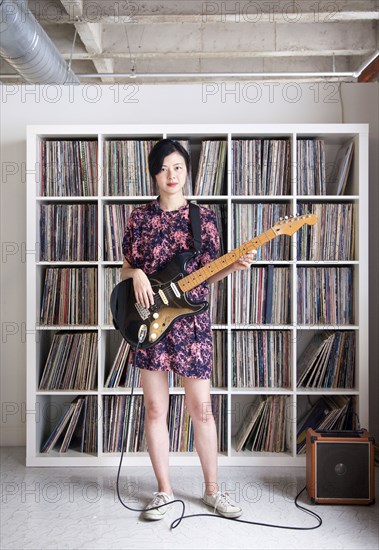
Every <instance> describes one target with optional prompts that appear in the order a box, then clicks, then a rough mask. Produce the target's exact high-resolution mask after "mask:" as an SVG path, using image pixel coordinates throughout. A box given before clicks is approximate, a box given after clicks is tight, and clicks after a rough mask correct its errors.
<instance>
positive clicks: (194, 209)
mask: <svg viewBox="0 0 379 550" xmlns="http://www.w3.org/2000/svg"><path fill="white" fill-rule="evenodd" d="M189 216H190V220H191V229H192V236H193V246H194V249H195V250H196V254H199V252H200V250H201V222H200V208H199V207H198V205H197V204H195V203H194V202H190V203H189Z"/></svg>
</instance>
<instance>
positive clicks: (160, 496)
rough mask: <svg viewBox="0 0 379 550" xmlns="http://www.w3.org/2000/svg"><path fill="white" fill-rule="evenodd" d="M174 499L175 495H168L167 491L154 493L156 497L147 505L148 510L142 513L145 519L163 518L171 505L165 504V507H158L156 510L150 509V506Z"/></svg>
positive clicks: (153, 506)
mask: <svg viewBox="0 0 379 550" xmlns="http://www.w3.org/2000/svg"><path fill="white" fill-rule="evenodd" d="M172 500H174V495H173V494H172V495H168V494H167V493H163V492H161V493H159V492H158V493H154V498H153V499H152V500H151V501H150V502H149V504H148V505H147V506H146V510H145V511H144V512H143V513H142V517H143V518H144V519H151V520H158V519H163V518H164V517H165V515H166V514H167V512H168V510H169V509H170V508H171V506H163V508H156V509H155V510H149V508H155V507H156V506H160V505H162V504H166V503H167V502H171V501H172Z"/></svg>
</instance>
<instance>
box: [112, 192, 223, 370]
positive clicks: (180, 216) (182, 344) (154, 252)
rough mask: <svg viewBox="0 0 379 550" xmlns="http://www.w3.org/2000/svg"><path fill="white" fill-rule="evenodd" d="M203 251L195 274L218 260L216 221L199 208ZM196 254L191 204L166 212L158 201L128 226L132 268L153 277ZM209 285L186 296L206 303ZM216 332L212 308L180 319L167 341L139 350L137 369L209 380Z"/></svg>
mask: <svg viewBox="0 0 379 550" xmlns="http://www.w3.org/2000/svg"><path fill="white" fill-rule="evenodd" d="M199 210H200V220H201V250H200V253H199V254H198V255H197V256H195V257H194V258H191V259H190V260H189V261H188V263H187V266H186V267H187V272H188V273H191V272H193V271H196V270H197V269H200V268H201V267H203V266H204V265H206V264H208V263H209V262H211V261H213V260H214V259H216V258H217V257H218V255H219V250H220V239H219V232H218V229H217V223H216V216H215V214H214V212H213V211H212V210H210V209H209V208H206V207H204V206H200V207H199ZM192 248H193V236H192V231H191V222H190V217H189V204H188V203H187V204H186V205H184V206H182V207H181V208H179V209H178V210H173V211H165V210H162V208H161V207H160V204H159V197H158V198H157V199H155V200H154V201H152V202H150V203H148V204H146V205H143V206H141V207H138V208H135V209H134V210H133V211H132V213H131V215H130V217H129V221H128V223H127V226H126V230H125V235H124V238H123V242H122V251H123V255H124V257H125V259H126V260H127V261H128V262H129V264H130V265H131V266H132V267H133V268H140V269H142V270H143V271H144V272H145V273H146V275H151V274H153V273H155V272H156V271H160V270H161V269H163V268H164V267H165V266H166V265H167V264H168V263H169V262H170V261H171V260H172V259H173V258H174V257H175V256H176V255H177V254H179V253H180V252H184V251H187V250H190V249H192ZM208 292H209V289H208V286H207V284H206V283H205V282H204V283H201V284H200V285H199V286H198V287H196V288H194V289H193V290H191V291H189V292H188V293H187V296H188V298H190V299H191V300H192V301H195V302H202V301H204V300H206V299H207V297H208ZM212 356H213V344H212V331H211V321H210V315H209V308H208V309H207V310H206V311H204V312H203V313H198V314H195V315H191V316H188V317H182V318H181V319H177V320H176V321H175V322H174V323H173V324H172V325H171V327H170V329H169V330H168V331H167V332H166V334H165V336H164V337H163V338H162V340H160V341H159V342H157V343H156V344H155V345H153V346H151V347H150V348H148V349H139V351H138V354H137V358H136V364H137V366H138V367H139V368H141V369H147V370H151V371H174V372H176V373H178V374H180V375H181V376H185V377H187V378H200V379H209V378H210V376H211V370H212Z"/></svg>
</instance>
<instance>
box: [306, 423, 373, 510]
mask: <svg viewBox="0 0 379 550" xmlns="http://www.w3.org/2000/svg"><path fill="white" fill-rule="evenodd" d="M374 451H375V449H374V438H373V437H371V436H370V434H369V433H368V431H367V430H351V431H350V430H343V431H333V430H330V431H315V430H313V429H312V428H308V430H307V447H306V453H307V492H308V495H309V497H310V498H311V500H312V502H315V503H318V504H373V503H374V502H375V466H374Z"/></svg>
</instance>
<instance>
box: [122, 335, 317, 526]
mask: <svg viewBox="0 0 379 550" xmlns="http://www.w3.org/2000/svg"><path fill="white" fill-rule="evenodd" d="M146 334H147V327H146V325H141V328H140V330H139V333H138V344H137V346H136V348H135V352H134V357H133V365H132V369H133V372H132V381H133V382H132V388H131V392H130V399H129V405H128V412H127V414H126V415H125V417H124V426H123V431H122V441H121V457H120V464H119V467H118V472H117V481H116V490H117V496H118V499H119V501H120V503H121V504H122V506H124V508H127V509H128V510H131V511H132V512H145V511H146V510H157V509H158V508H163V507H164V506H171V505H172V504H173V503H175V502H180V504H181V505H182V513H181V515H180V517H178V518H176V519H175V520H174V521H173V522H172V523H171V526H170V529H176V528H177V527H178V526H179V524H180V523H181V521H182V520H183V519H188V518H197V517H208V518H216V519H226V520H228V521H235V522H238V523H247V524H249V525H260V526H262V527H274V528H276V529H292V530H296V531H310V530H312V529H317V528H318V527H320V526H321V524H322V519H321V517H320V516H319V515H318V514H316V513H315V512H313V511H312V510H309V509H308V508H305V507H304V506H301V505H300V504H299V503H298V499H299V497H300V495H301V494H302V493H303V492H304V491H305V489H306V487H303V488H302V489H301V491H300V492H299V493H298V494H297V495H296V497H295V501H294V504H295V506H296V508H299V510H302V511H303V512H305V513H307V514H309V515H311V516H313V517H314V518H315V519H316V520H317V525H314V526H313V527H297V526H289V525H276V524H274V523H261V522H257V521H247V520H243V519H236V518H227V517H224V516H220V515H217V514H191V515H188V516H185V515H184V512H185V509H186V505H185V504H184V501H183V500H181V499H174V500H171V501H170V502H167V503H166V504H161V505H159V506H155V507H152V508H132V507H131V506H128V505H127V504H125V502H124V501H123V500H122V498H121V495H120V486H119V482H120V472H121V465H122V459H123V456H124V445H125V442H126V444H127V438H128V434H129V424H130V412H131V406H132V398H133V395H134V387H135V377H136V356H137V352H138V349H139V347H140V345H141V344H142V343H143V342H144V340H145V338H146Z"/></svg>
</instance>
